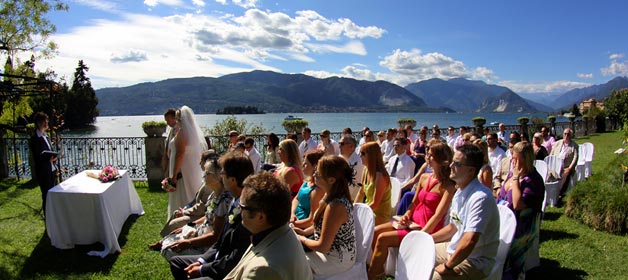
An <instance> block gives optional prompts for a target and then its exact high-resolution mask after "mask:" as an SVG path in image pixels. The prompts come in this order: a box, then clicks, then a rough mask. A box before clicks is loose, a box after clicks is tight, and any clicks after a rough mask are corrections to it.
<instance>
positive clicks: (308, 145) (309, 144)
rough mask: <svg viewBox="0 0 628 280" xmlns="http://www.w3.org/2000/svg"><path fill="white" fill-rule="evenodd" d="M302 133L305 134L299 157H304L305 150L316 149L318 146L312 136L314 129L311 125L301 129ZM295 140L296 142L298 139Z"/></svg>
mask: <svg viewBox="0 0 628 280" xmlns="http://www.w3.org/2000/svg"><path fill="white" fill-rule="evenodd" d="M301 135H302V136H303V141H301V143H300V144H299V146H298V152H299V158H303V156H304V155H305V152H307V151H311V150H316V147H318V144H317V143H316V141H314V139H313V138H312V130H311V129H310V128H309V127H304V128H303V130H301ZM295 137H296V135H295ZM286 139H287V138H286ZM294 141H295V143H296V140H294ZM279 145H280V146H281V143H279Z"/></svg>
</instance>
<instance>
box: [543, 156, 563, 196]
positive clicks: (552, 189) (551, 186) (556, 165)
mask: <svg viewBox="0 0 628 280" xmlns="http://www.w3.org/2000/svg"><path fill="white" fill-rule="evenodd" d="M544 161H545V162H546V163H547V173H548V175H547V177H548V178H552V177H553V180H550V179H548V180H547V181H546V182H545V190H546V191H547V204H549V205H550V206H552V207H554V206H556V202H557V201H558V195H559V193H560V187H561V186H560V182H561V181H560V175H561V173H562V168H563V158H561V157H559V156H554V155H549V156H546V157H545V160H544Z"/></svg>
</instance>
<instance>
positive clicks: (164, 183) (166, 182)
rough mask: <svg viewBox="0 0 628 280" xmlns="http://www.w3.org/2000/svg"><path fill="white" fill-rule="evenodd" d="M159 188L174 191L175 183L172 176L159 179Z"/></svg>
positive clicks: (175, 188)
mask: <svg viewBox="0 0 628 280" xmlns="http://www.w3.org/2000/svg"><path fill="white" fill-rule="evenodd" d="M161 189H162V190H164V191H167V192H174V191H176V190H177V184H176V183H174V182H172V178H164V179H163V180H161Z"/></svg>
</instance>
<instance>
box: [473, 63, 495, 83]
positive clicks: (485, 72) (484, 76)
mask: <svg viewBox="0 0 628 280" xmlns="http://www.w3.org/2000/svg"><path fill="white" fill-rule="evenodd" d="M471 78H472V79H475V80H484V81H486V82H487V83H491V82H492V81H493V80H495V79H497V78H498V77H497V76H495V74H494V73H493V70H491V69H488V68H486V67H477V68H475V69H474V70H473V71H471Z"/></svg>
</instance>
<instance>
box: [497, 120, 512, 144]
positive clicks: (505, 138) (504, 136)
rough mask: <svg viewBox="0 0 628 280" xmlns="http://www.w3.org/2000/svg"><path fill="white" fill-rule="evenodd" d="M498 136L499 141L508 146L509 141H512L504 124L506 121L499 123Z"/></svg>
mask: <svg viewBox="0 0 628 280" xmlns="http://www.w3.org/2000/svg"><path fill="white" fill-rule="evenodd" d="M497 138H498V139H499V142H500V143H501V144H502V145H503V146H504V147H506V146H507V145H508V142H510V137H509V134H508V132H506V125H504V123H500V124H499V131H498V132H497Z"/></svg>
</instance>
